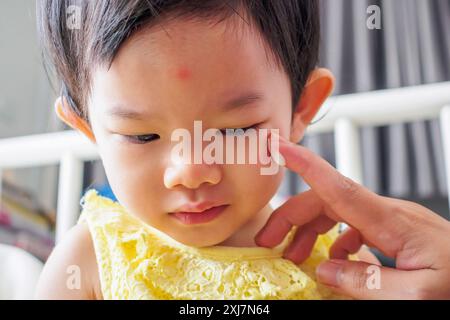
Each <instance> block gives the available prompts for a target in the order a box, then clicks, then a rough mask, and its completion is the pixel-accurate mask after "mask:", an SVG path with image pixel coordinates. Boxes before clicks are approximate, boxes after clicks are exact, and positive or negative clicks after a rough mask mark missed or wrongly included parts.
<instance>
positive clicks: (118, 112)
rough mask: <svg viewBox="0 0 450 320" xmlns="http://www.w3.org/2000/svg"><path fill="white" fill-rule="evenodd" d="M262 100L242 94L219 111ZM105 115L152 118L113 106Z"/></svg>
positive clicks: (131, 118)
mask: <svg viewBox="0 0 450 320" xmlns="http://www.w3.org/2000/svg"><path fill="white" fill-rule="evenodd" d="M263 99H264V95H263V94H261V93H259V92H250V93H244V94H242V95H239V96H237V97H234V98H232V99H230V100H229V101H228V102H226V103H225V104H224V105H223V106H222V107H221V108H220V109H223V110H224V111H231V110H235V109H240V108H243V107H245V106H249V105H251V104H252V103H254V102H259V101H261V100H263ZM107 114H108V115H109V116H111V117H114V118H122V119H130V120H140V121H141V120H145V119H149V118H151V117H152V115H151V114H149V113H146V112H139V111H134V110H130V109H126V108H124V107H123V106H122V105H115V106H114V107H112V108H110V109H108V110H107Z"/></svg>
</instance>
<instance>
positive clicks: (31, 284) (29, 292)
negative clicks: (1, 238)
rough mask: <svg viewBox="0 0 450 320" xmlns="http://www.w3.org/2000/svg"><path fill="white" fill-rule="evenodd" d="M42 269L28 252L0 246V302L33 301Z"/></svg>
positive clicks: (40, 263)
mask: <svg viewBox="0 0 450 320" xmlns="http://www.w3.org/2000/svg"><path fill="white" fill-rule="evenodd" d="M42 268H43V263H42V262H41V261H39V260H38V259H36V258H35V257H33V256H32V255H31V254H29V253H28V252H26V251H24V250H22V249H20V248H16V247H12V246H8V245H4V244H0V300H19V299H33V296H34V291H35V288H36V284H37V281H38V279H39V275H40V273H41V271H42Z"/></svg>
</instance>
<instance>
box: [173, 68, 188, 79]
mask: <svg viewBox="0 0 450 320" xmlns="http://www.w3.org/2000/svg"><path fill="white" fill-rule="evenodd" d="M176 76H177V78H178V79H180V80H187V79H189V78H190V77H191V70H189V68H187V67H180V68H178V69H177V71H176Z"/></svg>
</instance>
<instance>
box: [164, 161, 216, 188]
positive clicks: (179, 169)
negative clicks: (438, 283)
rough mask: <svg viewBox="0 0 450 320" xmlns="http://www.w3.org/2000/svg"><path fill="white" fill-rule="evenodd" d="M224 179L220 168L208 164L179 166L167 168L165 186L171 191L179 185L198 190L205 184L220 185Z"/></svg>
mask: <svg viewBox="0 0 450 320" xmlns="http://www.w3.org/2000/svg"><path fill="white" fill-rule="evenodd" d="M221 178H222V173H221V169H220V166H218V165H214V164H213V165H208V164H184V163H183V164H177V165H174V166H171V167H167V168H166V170H165V172H164V185H165V186H166V188H168V189H171V188H174V187H176V186H178V185H181V186H184V187H186V188H189V189H197V188H199V187H200V185H202V184H203V183H208V184H218V183H219V182H220V180H221Z"/></svg>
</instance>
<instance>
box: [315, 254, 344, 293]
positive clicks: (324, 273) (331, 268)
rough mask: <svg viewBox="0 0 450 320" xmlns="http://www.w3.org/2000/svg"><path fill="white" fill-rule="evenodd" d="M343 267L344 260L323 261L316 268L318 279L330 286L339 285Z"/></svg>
mask: <svg viewBox="0 0 450 320" xmlns="http://www.w3.org/2000/svg"><path fill="white" fill-rule="evenodd" d="M342 269H343V261H342V260H336V259H334V260H329V261H326V262H322V263H321V264H320V265H319V266H318V267H317V269H316V275H317V280H318V281H319V282H321V283H323V284H325V285H328V286H332V287H339V285H340V279H341V276H342Z"/></svg>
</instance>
